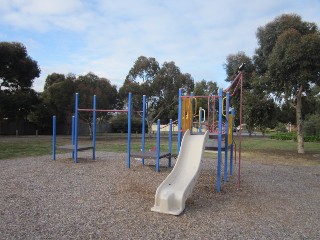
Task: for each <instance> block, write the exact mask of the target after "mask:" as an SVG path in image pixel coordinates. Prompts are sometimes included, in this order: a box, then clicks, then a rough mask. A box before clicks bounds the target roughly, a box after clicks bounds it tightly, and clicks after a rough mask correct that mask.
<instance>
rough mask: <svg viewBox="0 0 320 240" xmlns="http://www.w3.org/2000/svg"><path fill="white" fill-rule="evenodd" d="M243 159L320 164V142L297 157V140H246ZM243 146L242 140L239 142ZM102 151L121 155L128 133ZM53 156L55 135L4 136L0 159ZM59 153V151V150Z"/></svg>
mask: <svg viewBox="0 0 320 240" xmlns="http://www.w3.org/2000/svg"><path fill="white" fill-rule="evenodd" d="M242 139H243V141H242V159H243V160H247V161H259V162H263V163H266V164H268V163H272V164H298V165H301V164H302V165H320V143H315V142H310V143H305V151H306V153H305V154H303V155H302V154H297V153H296V152H297V151H296V147H297V143H296V142H294V141H281V140H273V139H270V138H268V137H264V138H262V137H259V138H255V137H243V138H242ZM235 140H236V143H237V146H239V139H237V138H236V139H235ZM70 143H71V140H70V136H58V137H57V145H65V144H70ZM79 143H81V144H85V145H90V144H91V140H90V139H89V138H88V137H80V138H79ZM176 143H177V138H176V136H174V137H173V147H172V149H173V153H176V152H177V147H176V145H177V144H176ZM96 145H97V150H98V151H107V152H119V153H125V152H126V151H127V135H126V134H108V135H107V136H98V137H97V141H96ZM155 146H156V138H155V137H151V138H148V137H147V138H146V147H145V149H146V150H149V149H152V148H153V147H155ZM131 147H132V151H140V149H141V135H136V134H133V135H132V141H131ZM161 149H162V151H165V150H167V149H168V136H162V137H161ZM51 153H52V144H51V136H19V137H16V136H10V137H7V136H1V137H0V159H12V158H18V157H28V156H41V155H50V154H51ZM58 153H59V151H58ZM205 157H208V158H209V157H213V158H216V153H208V152H206V153H205Z"/></svg>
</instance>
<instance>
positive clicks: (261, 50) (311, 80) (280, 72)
mask: <svg viewBox="0 0 320 240" xmlns="http://www.w3.org/2000/svg"><path fill="white" fill-rule="evenodd" d="M257 39H258V46H259V47H258V48H257V49H256V52H255V56H254V63H255V66H256V70H257V74H258V78H259V80H260V81H261V82H263V84H264V87H265V89H266V90H267V91H269V92H272V93H273V94H274V95H275V96H276V97H277V98H278V99H279V100H285V101H287V102H288V103H290V104H291V105H292V106H293V107H294V108H295V110H296V125H297V142H298V146H297V150H298V153H304V140H303V131H302V127H303V117H302V110H303V109H302V108H303V105H302V98H303V96H308V94H309V92H310V88H311V87H312V86H313V85H314V84H317V85H319V84H320V33H319V30H318V26H317V25H316V24H315V23H311V22H305V21H303V20H302V19H301V17H300V16H298V15H296V14H283V15H281V16H279V17H276V18H275V19H274V20H273V21H271V22H269V23H267V24H266V25H265V26H262V27H259V28H258V31H257Z"/></svg>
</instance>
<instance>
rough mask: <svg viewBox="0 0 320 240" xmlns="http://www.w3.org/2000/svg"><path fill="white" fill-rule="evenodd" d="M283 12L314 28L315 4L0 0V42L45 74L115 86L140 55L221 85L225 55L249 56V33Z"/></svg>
mask: <svg viewBox="0 0 320 240" xmlns="http://www.w3.org/2000/svg"><path fill="white" fill-rule="evenodd" d="M283 13H296V14H298V15H300V16H301V17H302V19H303V20H304V21H309V22H315V23H317V24H318V26H319V27H320V0H267V1H264V0H263V1H262V0H246V1H235V0H223V1H220V0H216V1H213V0H118V1H114V0H0V41H18V42H22V43H23V44H24V45H25V46H26V47H27V50H28V53H29V55H30V56H31V57H32V58H33V59H34V60H36V61H37V62H38V64H39V66H40V68H41V76H40V78H39V79H36V80H35V81H34V85H33V87H34V89H35V90H37V91H42V90H43V85H44V81H45V78H46V77H47V75H48V74H50V73H53V72H57V73H64V74H67V73H70V72H71V73H75V74H76V75H81V74H86V73H88V72H89V71H91V72H94V73H95V74H97V75H98V76H99V77H105V78H108V79H109V80H110V81H111V82H112V83H113V84H116V85H117V86H118V87H120V86H121V85H122V84H123V81H124V79H125V77H126V75H127V74H128V72H129V70H130V68H131V67H132V66H133V64H134V62H135V60H136V59H137V58H138V57H139V56H141V55H144V56H146V57H154V58H156V60H157V61H158V62H159V63H160V65H161V64H162V63H163V62H165V61H174V62H175V63H176V65H177V66H178V67H179V68H180V70H181V71H182V72H183V73H190V74H191V75H192V77H193V78H194V80H195V81H200V80H202V79H205V80H207V81H208V80H211V81H216V82H217V83H218V85H219V86H220V87H226V85H227V84H226V83H225V81H224V80H225V78H226V75H225V70H224V68H223V64H224V63H225V60H226V57H227V55H229V54H235V53H237V52H239V51H244V52H245V53H246V54H247V55H248V56H252V55H253V53H254V50H255V48H256V47H257V40H256V36H255V33H256V30H257V28H258V27H259V26H264V25H265V24H266V23H268V22H270V21H272V20H273V19H274V18H275V17H277V16H279V15H280V14H283Z"/></svg>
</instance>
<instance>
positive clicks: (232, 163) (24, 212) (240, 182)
mask: <svg viewBox="0 0 320 240" xmlns="http://www.w3.org/2000/svg"><path fill="white" fill-rule="evenodd" d="M238 76H239V77H236V78H235V80H234V82H233V83H232V84H231V86H230V88H228V89H226V90H225V91H223V90H222V89H220V90H219V94H218V95H216V96H214V95H210V96H194V95H193V94H190V95H185V94H184V95H183V94H182V89H180V90H179V98H178V99H179V100H178V120H177V121H176V122H177V126H178V131H177V132H176V137H174V139H173V132H172V123H173V121H172V119H170V123H169V124H168V125H167V127H168V129H169V130H168V133H167V135H166V136H164V135H161V128H160V119H158V121H157V130H156V135H155V136H154V139H155V141H154V143H155V144H156V145H155V146H154V147H152V149H148V146H147V145H148V144H146V142H148V141H149V140H150V139H149V140H146V139H145V135H146V134H145V126H144V125H145V114H146V96H143V100H142V105H143V107H142V110H133V109H132V104H131V98H132V96H131V93H129V95H128V105H127V109H125V110H116V109H99V108H97V106H96V96H95V95H94V96H93V107H92V109H88V108H81V107H80V106H79V95H78V93H76V95H75V112H74V113H75V114H74V116H73V117H72V134H71V139H70V137H69V143H68V145H63V144H61V137H59V136H57V134H56V117H55V116H53V119H52V132H53V134H52V148H51V150H52V156H51V157H50V156H49V155H44V156H37V157H25V158H16V159H11V160H9V159H4V160H1V161H0V167H1V168H0V169H1V172H0V173H1V177H0V183H1V187H0V191H1V193H2V194H1V202H2V203H3V204H1V208H0V213H1V222H0V231H1V233H2V236H1V238H3V239H8V238H14V239H34V238H36V239H47V238H51V239H61V238H65V239H73V238H74V239H318V238H319V236H320V232H319V231H320V230H319V218H320V212H319V207H318V206H319V204H320V202H319V201H320V191H319V190H320V189H319V184H318V182H319V177H320V175H319V172H320V171H319V170H320V165H319V162H318V160H319V154H317V153H318V152H316V153H312V154H311V155H310V156H311V159H310V162H309V164H307V163H308V162H303V161H300V160H299V158H297V159H298V160H297V159H296V158H295V157H296V156H291V157H290V154H289V155H287V156H286V157H287V158H288V157H290V158H292V159H291V160H292V161H291V162H290V164H289V165H287V164H286V163H287V162H285V161H284V162H280V163H279V162H276V161H273V160H271V161H269V160H268V159H272V156H274V152H275V151H276V150H277V148H275V147H273V148H272V151H273V152H268V151H267V152H265V153H266V154H265V155H261V154H260V155H253V156H250V155H245V153H244V155H243V156H245V157H246V158H247V159H246V160H245V161H243V159H242V157H241V156H242V144H244V142H243V135H242V130H241V129H240V131H239V135H238V136H236V137H235V136H234V133H233V126H234V122H233V121H234V116H235V111H234V109H233V108H232V107H231V106H230V97H232V96H233V95H234V93H235V92H236V90H237V89H239V88H240V104H239V106H240V109H239V113H240V125H241V121H242V117H241V116H242V104H241V101H242V100H241V99H242V97H241V96H242V94H241V89H242V73H241V72H239V74H238ZM232 87H233V89H232ZM229 90H231V91H230V92H229ZM200 99H202V100H203V99H204V102H205V103H207V108H206V109H207V110H205V108H202V107H199V108H198V106H197V102H198V101H199V102H200ZM198 109H199V111H198ZM79 112H88V113H89V114H92V126H93V127H92V128H93V132H92V142H89V144H88V141H84V139H83V137H82V138H81V137H79V136H78V113H79ZM97 112H113V113H117V112H125V113H127V114H128V134H126V135H127V136H126V137H125V139H123V140H124V141H123V140H122V142H124V145H125V146H126V151H120V153H116V151H114V150H116V147H115V146H116V145H119V144H117V143H120V142H121V140H120V141H119V139H118V140H115V139H113V140H111V141H114V142H113V143H111V144H110V145H112V149H111V151H110V150H109V151H99V146H97V142H96V140H97V138H96V130H95V129H96V113H97ZM134 113H139V114H141V115H142V134H140V135H139V136H141V139H139V144H138V145H137V138H138V134H136V136H135V137H134V136H133V134H132V131H131V115H132V114H134ZM195 118H196V119H198V120H197V121H195V120H194V119H195ZM164 138H166V142H165V144H163V140H164ZM8 141H9V140H8ZM27 141H28V140H27ZM118 141H119V142H118ZM160 142H162V143H160ZM173 142H176V143H177V144H176V148H175V149H173V148H172V146H173ZM266 142H267V141H265V143H266ZM84 143H85V144H84ZM251 143H252V142H251ZM100 145H101V144H100ZM164 145H165V149H164ZM100 147H101V146H100ZM316 147H317V146H316ZM264 148H266V146H264ZM317 149H318V148H317ZM63 150H64V151H67V153H63V152H62V151H63ZM205 150H206V151H209V152H205ZM213 151H215V152H213ZM175 153H177V154H175ZM257 158H258V159H257ZM294 159H295V160H294ZM288 162H289V161H288ZM302 162H303V164H301V163H302ZM240 163H241V164H240ZM240 169H242V170H241V171H240ZM240 176H242V178H240ZM173 215H179V217H177V216H173Z"/></svg>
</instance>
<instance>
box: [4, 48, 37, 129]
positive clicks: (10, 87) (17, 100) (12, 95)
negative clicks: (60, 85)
mask: <svg viewBox="0 0 320 240" xmlns="http://www.w3.org/2000/svg"><path fill="white" fill-rule="evenodd" d="M39 75H40V68H39V67H38V64H37V62H36V61H34V60H33V59H32V58H31V57H30V56H29V55H28V53H27V49H26V47H25V46H24V45H23V44H22V43H18V42H0V103H1V104H0V106H1V108H0V125H1V121H2V120H3V119H10V120H14V121H16V122H17V121H18V120H23V121H27V120H28V114H29V113H30V112H31V111H32V110H33V109H34V106H35V105H37V104H38V101H39V98H38V94H37V93H36V92H35V91H34V90H32V89H31V86H32V83H33V80H34V79H35V78H36V77H39Z"/></svg>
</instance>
